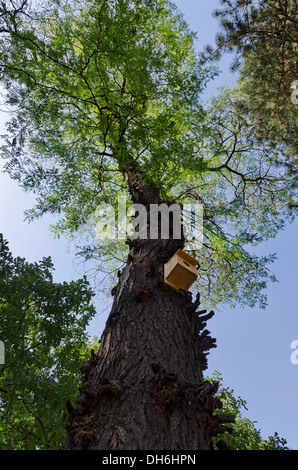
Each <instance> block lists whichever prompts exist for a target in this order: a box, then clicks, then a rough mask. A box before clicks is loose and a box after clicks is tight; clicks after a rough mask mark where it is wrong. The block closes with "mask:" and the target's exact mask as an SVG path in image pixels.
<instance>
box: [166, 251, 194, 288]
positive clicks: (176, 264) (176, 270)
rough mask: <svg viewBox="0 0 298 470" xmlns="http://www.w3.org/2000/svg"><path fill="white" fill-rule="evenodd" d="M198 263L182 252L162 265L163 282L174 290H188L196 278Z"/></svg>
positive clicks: (178, 252)
mask: <svg viewBox="0 0 298 470" xmlns="http://www.w3.org/2000/svg"><path fill="white" fill-rule="evenodd" d="M197 265H198V261H197V260H196V259H195V258H193V257H192V256H190V255H188V254H187V253H185V252H184V251H182V250H178V251H177V252H176V253H175V254H174V256H173V257H172V258H171V259H170V260H169V261H168V262H167V263H166V264H165V265H164V281H165V283H166V284H169V285H170V286H171V287H174V289H177V290H179V289H183V290H188V289H189V288H190V286H191V285H192V284H193V283H194V282H195V280H196V279H197V277H198V271H197Z"/></svg>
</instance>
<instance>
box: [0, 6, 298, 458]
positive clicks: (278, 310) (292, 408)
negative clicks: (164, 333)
mask: <svg viewBox="0 0 298 470" xmlns="http://www.w3.org/2000/svg"><path fill="white" fill-rule="evenodd" d="M175 3H176V5H177V6H178V8H179V9H180V10H181V11H182V12H183V13H184V14H185V19H186V20H187V22H188V23H189V24H190V26H191V28H192V29H193V30H194V31H197V32H198V41H197V47H198V48H202V47H203V46H204V45H205V44H207V43H213V42H214V36H215V33H216V31H217V30H218V23H217V20H216V19H214V18H212V16H211V14H212V11H213V10H214V9H215V8H216V7H217V6H218V1H217V0H208V1H206V0H176V1H175ZM230 59H231V57H230V56H228V57H227V58H226V59H225V60H224V61H223V63H222V68H223V73H222V74H221V75H220V76H219V77H217V79H216V80H215V83H214V84H212V85H211V87H210V88H209V90H208V92H209V93H211V92H213V93H215V92H216V86H217V85H228V86H231V85H233V83H234V77H233V76H232V75H231V73H230V72H229V70H228V66H227V64H228V63H229V62H230ZM297 79H298V77H297ZM5 119H6V115H5V113H3V112H0V129H1V131H0V134H2V133H3V131H2V130H3V128H4V122H5ZM0 165H1V168H2V166H3V163H2V162H1V163H0ZM0 194H1V201H2V204H1V205H0V221H1V226H0V227H1V228H0V231H1V232H2V233H3V234H4V237H5V238H6V239H8V241H9V245H10V249H11V251H12V253H13V255H14V256H22V257H25V258H26V259H27V260H28V261H38V260H40V259H41V258H42V257H43V256H51V257H52V260H53V262H54V265H55V268H56V271H55V280H56V281H64V280H66V281H68V280H71V279H76V278H78V277H80V276H81V275H82V274H83V273H84V269H83V268H81V269H80V267H78V266H77V265H76V264H75V263H74V261H73V260H74V252H73V250H70V252H69V253H68V252H67V246H68V244H67V242H66V240H65V239H63V238H61V239H59V240H54V239H52V238H51V236H50V234H49V224H50V223H51V221H52V219H51V217H44V218H43V219H41V220H39V221H35V222H33V223H31V224H28V223H26V222H24V221H23V219H24V217H23V211H24V210H25V209H28V208H30V207H31V206H32V203H33V201H34V198H33V196H32V195H29V194H24V192H23V191H21V190H20V189H19V188H18V187H17V184H16V182H15V181H12V180H10V179H9V176H8V175H7V174H3V173H0ZM297 235H298V221H297V222H296V223H294V224H292V225H291V226H289V227H288V228H287V229H286V230H284V231H283V232H281V233H280V235H279V236H278V237H277V238H276V239H274V240H271V241H270V242H268V243H266V244H264V245H262V247H261V248H260V249H261V250H262V253H263V254H269V253H276V254H277V257H278V260H277V261H276V263H275V264H274V266H273V271H274V272H275V274H276V275H277V277H278V279H279V283H275V284H274V285H271V286H269V288H268V303H269V305H268V307H267V309H266V310H265V311H263V310H259V309H235V310H229V309H222V308H219V309H218V310H216V312H215V313H216V314H215V316H214V317H213V319H212V320H210V321H209V325H208V329H209V330H210V331H211V334H212V336H213V337H215V338H217V348H216V349H212V350H211V352H210V355H209V369H208V371H207V372H206V375H211V374H212V372H214V371H215V370H217V371H220V372H221V373H222V375H223V378H224V385H225V386H227V387H230V388H232V389H234V393H235V395H237V396H241V398H243V399H244V400H246V401H247V405H248V411H246V412H245V415H246V416H247V417H248V418H249V419H251V420H253V421H257V424H256V426H257V427H258V428H259V429H261V432H262V436H263V437H264V438H267V437H268V436H269V435H273V434H274V432H275V431H277V432H278V434H279V435H280V437H284V438H285V439H286V440H287V442H288V445H289V446H290V447H291V448H292V449H298V432H297V422H298V400H297V398H296V395H297V394H298V365H293V364H292V363H291V361H290V357H291V353H292V350H291V348H290V345H291V343H292V341H294V340H298V319H297V313H298V311H297V310H298V307H297V298H296V293H297V291H298V247H297ZM104 307H105V305H101V304H100V305H99V306H98V315H97V317H96V319H95V320H94V321H93V322H92V324H91V326H90V332H91V333H92V335H93V334H94V335H98V336H100V334H101V332H102V330H103V328H104V323H105V320H106V317H107V314H108V311H107V310H106V311H103V309H104ZM0 340H4V341H5V339H3V338H0Z"/></svg>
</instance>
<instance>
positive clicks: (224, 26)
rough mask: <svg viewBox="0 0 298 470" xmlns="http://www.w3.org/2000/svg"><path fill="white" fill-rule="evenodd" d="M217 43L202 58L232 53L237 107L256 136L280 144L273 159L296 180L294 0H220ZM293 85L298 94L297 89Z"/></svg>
mask: <svg viewBox="0 0 298 470" xmlns="http://www.w3.org/2000/svg"><path fill="white" fill-rule="evenodd" d="M220 3H221V5H222V8H218V9H217V10H216V11H215V12H214V15H215V17H218V18H219V20H220V25H221V31H220V32H219V33H218V34H217V37H216V43H217V47H216V48H212V47H211V46H208V47H207V48H206V50H205V52H204V53H203V54H202V62H203V63H206V62H207V63H208V62H209V61H210V59H211V60H214V59H215V61H217V60H218V59H219V58H220V57H221V56H222V55H223V54H224V53H226V52H233V53H234V60H233V63H232V70H234V71H235V70H237V71H238V72H239V76H240V78H239V81H238V85H239V86H240V87H241V94H242V100H241V106H242V107H244V108H245V110H246V114H247V116H248V117H251V119H253V121H254V134H255V136H256V137H257V138H259V139H261V140H262V141H263V142H266V141H267V142H268V141H269V142H271V143H272V145H273V146H278V147H279V149H280V152H281V153H282V155H283V158H281V159H279V158H276V163H278V164H282V165H286V167H287V169H288V171H289V173H295V174H296V178H295V180H294V184H297V120H298V106H297V103H296V104H295V102H296V95H297V90H298V82H297V80H298V79H297V77H298V59H297V57H298V21H297V16H298V3H297V0H258V1H256V2H255V1H252V0H244V1H243V0H232V1H230V0H221V1H220ZM295 89H296V92H295Z"/></svg>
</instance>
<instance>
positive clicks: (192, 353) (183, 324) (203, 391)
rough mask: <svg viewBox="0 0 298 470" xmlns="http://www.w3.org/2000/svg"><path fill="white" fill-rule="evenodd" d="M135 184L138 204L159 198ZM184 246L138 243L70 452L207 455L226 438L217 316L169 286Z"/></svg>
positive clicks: (79, 407)
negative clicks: (214, 328)
mask: <svg viewBox="0 0 298 470" xmlns="http://www.w3.org/2000/svg"><path fill="white" fill-rule="evenodd" d="M127 181H128V184H129V188H130V191H131V194H134V192H135V193H136V195H137V197H134V200H135V201H136V202H138V203H140V202H141V203H146V204H148V203H152V202H154V203H157V202H159V199H158V196H157V194H156V192H155V191H150V186H149V185H144V184H140V181H139V179H138V178H137V176H135V175H132V174H128V175H127ZM182 247H183V240H135V241H133V242H131V243H130V252H129V255H128V259H127V264H126V267H125V268H124V270H123V271H122V273H121V274H120V275H119V283H118V284H117V286H116V287H115V288H114V290H113V294H114V302H113V307H112V310H111V312H110V315H109V317H108V320H107V323H106V327H105V330H104V332H103V335H102V338H101V346H100V349H99V352H98V354H95V353H92V356H91V358H90V359H89V360H88V361H86V362H85V363H84V364H83V365H82V367H81V370H82V372H83V374H84V377H85V381H84V384H83V386H82V388H81V390H80V396H79V398H78V400H77V403H76V408H73V407H72V406H71V405H70V404H68V409H69V426H68V437H67V441H66V445H65V448H66V449H81V450H84V449H89V450H92V449H97V450H207V449H211V439H212V436H215V435H217V434H218V433H221V432H223V431H224V430H226V429H227V428H226V426H224V425H223V423H226V422H227V421H228V418H227V417H226V416H221V415H216V416H214V415H213V412H214V411H215V410H216V409H218V408H220V407H221V403H220V401H219V399H218V398H217V397H216V396H215V393H216V391H217V387H218V384H217V383H210V382H209V381H205V380H204V379H203V371H204V369H205V368H206V365H207V360H206V354H207V353H208V350H209V349H210V348H212V347H214V346H215V340H214V339H212V338H211V337H210V334H209V331H208V330H206V329H205V326H206V321H207V320H208V319H209V318H211V316H212V315H213V312H210V313H209V314H206V311H201V312H200V311H197V309H198V308H199V305H200V302H199V296H197V298H196V300H195V301H194V302H193V301H192V299H191V296H190V295H189V293H186V292H182V291H181V292H177V291H175V290H174V289H172V288H171V287H169V286H168V285H166V284H165V283H164V277H163V267H164V263H166V262H167V261H168V260H169V259H170V258H171V256H173V254H174V253H175V252H176V251H177V250H178V249H179V248H182Z"/></svg>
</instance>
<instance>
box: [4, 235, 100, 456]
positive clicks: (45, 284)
mask: <svg viewBox="0 0 298 470" xmlns="http://www.w3.org/2000/svg"><path fill="white" fill-rule="evenodd" d="M52 270H53V265H52V263H51V260H50V258H44V259H43V260H42V261H40V262H39V263H28V262H26V261H25V259H23V258H19V257H17V258H13V256H12V254H11V253H10V251H9V248H8V243H7V241H6V240H4V239H3V235H2V234H1V235H0V273H1V275H0V299H1V300H0V312H1V324H0V338H1V340H2V341H3V343H4V345H5V362H4V364H3V365H0V417H1V419H0V448H1V449H7V450H30V449H37V450H50V449H60V448H61V446H62V445H63V443H64V441H65V437H66V434H65V433H66V431H65V426H66V420H67V413H66V407H65V403H66V401H67V400H69V399H75V397H76V396H77V394H78V390H79V386H80V385H81V382H82V378H81V374H80V371H79V365H80V364H81V362H82V361H83V360H84V359H85V358H87V357H88V356H89V355H90V347H92V346H93V345H90V340H89V338H88V335H87V334H86V326H87V325H88V323H89V321H90V319H91V318H92V317H93V316H94V314H95V308H94V306H93V305H92V303H91V300H92V297H93V295H94V294H93V292H92V291H91V290H90V288H89V285H88V282H87V281H86V279H81V280H78V281H72V282H70V283H66V282H64V283H62V284H57V283H54V282H53V278H52ZM93 347H94V346H93Z"/></svg>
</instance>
